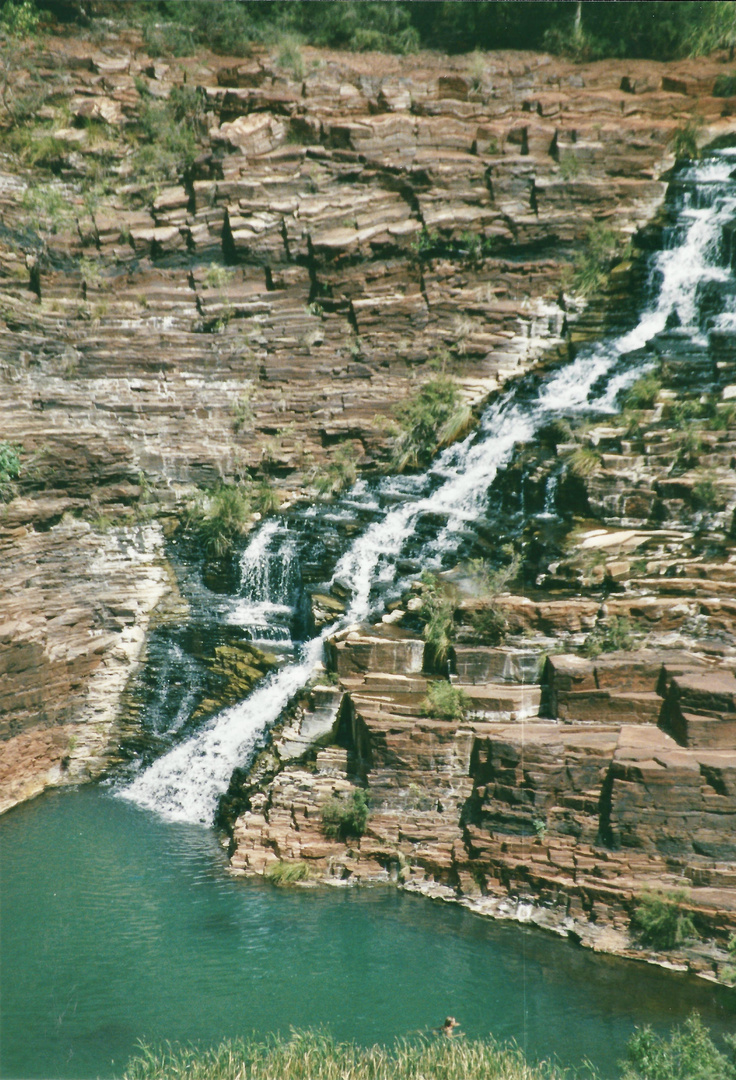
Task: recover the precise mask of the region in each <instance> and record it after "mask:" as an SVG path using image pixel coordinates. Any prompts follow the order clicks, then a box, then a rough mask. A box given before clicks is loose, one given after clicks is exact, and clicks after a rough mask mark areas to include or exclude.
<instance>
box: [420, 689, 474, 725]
mask: <svg viewBox="0 0 736 1080" xmlns="http://www.w3.org/2000/svg"><path fill="white" fill-rule="evenodd" d="M471 707H472V702H471V700H470V698H469V697H468V695H467V694H466V692H465V691H464V690H462V689H461V688H460V687H459V686H453V685H452V683H449V682H440V681H438V682H431V683H430V684H429V686H428V687H427V696H426V697H425V699H424V701H423V702H422V716H436V717H438V718H440V719H442V720H463V719H464V718H465V717H466V716H467V715H468V713H469V712H470V709H471Z"/></svg>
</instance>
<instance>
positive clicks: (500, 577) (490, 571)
mask: <svg viewBox="0 0 736 1080" xmlns="http://www.w3.org/2000/svg"><path fill="white" fill-rule="evenodd" d="M502 552H503V555H504V557H505V558H507V559H508V562H507V563H506V565H505V566H499V567H494V566H493V565H492V564H491V563H490V562H489V560H488V559H471V560H470V562H469V563H468V576H469V577H470V578H471V580H472V581H474V582H475V584H476V587H477V589H478V594H479V595H480V596H481V597H495V596H498V595H499V593H502V592H503V591H504V589H505V588H506V586H507V585H508V583H509V582H510V581H513V580H514V579H515V578H516V577H517V575H518V574H519V571H520V570H521V565H522V558H521V552H519V551H514V548H513V546H512V545H511V544H505V545H504V547H503V549H502Z"/></svg>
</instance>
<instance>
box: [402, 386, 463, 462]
mask: <svg viewBox="0 0 736 1080" xmlns="http://www.w3.org/2000/svg"><path fill="white" fill-rule="evenodd" d="M396 419H397V420H398V422H399V426H400V428H401V434H400V435H398V436H397V439H396V442H395V444H394V449H393V454H392V461H391V464H392V467H393V468H395V469H397V470H398V471H399V472H402V471H403V470H404V469H407V468H412V469H416V468H421V467H423V466H425V465H428V464H429V462H430V461H431V460H432V458H433V457H434V455H435V454H436V453H437V451H438V450H439V449H441V448H442V447H443V446H449V444H450V443H452V442H454V441H455V439H458V438H460V436H461V435H464V434H465V432H467V431H468V430H469V428H470V426H471V424H472V412H471V410H470V408H469V407H468V406H467V405H465V404H463V402H462V401H461V400H460V392H459V390H458V387H457V383H455V382H454V381H453V380H452V379H450V378H448V377H447V376H446V375H438V376H437V378H436V379H430V380H429V382H426V383H425V384H424V386H422V387H421V388H420V389H419V390H418V391H417V393H416V394H414V396H413V397H411V398H409V400H408V401H404V402H402V404H401V405H399V406H397V408H396Z"/></svg>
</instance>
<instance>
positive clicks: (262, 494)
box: [250, 479, 281, 514]
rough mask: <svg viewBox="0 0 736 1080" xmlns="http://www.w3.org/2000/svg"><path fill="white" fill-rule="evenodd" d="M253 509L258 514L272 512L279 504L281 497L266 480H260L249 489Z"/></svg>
mask: <svg viewBox="0 0 736 1080" xmlns="http://www.w3.org/2000/svg"><path fill="white" fill-rule="evenodd" d="M250 500H251V503H252V505H253V509H254V510H257V511H258V513H259V514H272V513H273V512H274V511H275V510H278V508H279V506H280V505H281V498H280V496H279V493H278V491H277V490H276V488H275V487H274V486H273V484H271V483H270V482H269V481H268V480H266V479H263V480H260V481H259V482H258V483H257V484H254V485H253V487H252V488H251V490H250Z"/></svg>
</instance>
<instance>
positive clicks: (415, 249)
mask: <svg viewBox="0 0 736 1080" xmlns="http://www.w3.org/2000/svg"><path fill="white" fill-rule="evenodd" d="M409 246H410V249H411V252H412V254H413V255H414V257H415V258H416V259H417V260H418V261H419V262H426V261H427V260H428V259H431V258H432V256H433V255H436V254H437V253H438V251H439V248H440V237H439V233H437V232H436V231H435V230H434V229H428V228H427V226H426V225H423V226H422V228H421V230H420V232H419V233H417V235H416V238H415V239H414V240H413V241H412V242H411V244H410V245H409Z"/></svg>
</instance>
